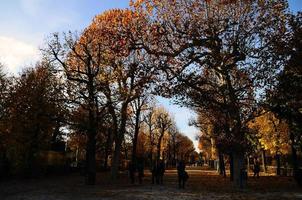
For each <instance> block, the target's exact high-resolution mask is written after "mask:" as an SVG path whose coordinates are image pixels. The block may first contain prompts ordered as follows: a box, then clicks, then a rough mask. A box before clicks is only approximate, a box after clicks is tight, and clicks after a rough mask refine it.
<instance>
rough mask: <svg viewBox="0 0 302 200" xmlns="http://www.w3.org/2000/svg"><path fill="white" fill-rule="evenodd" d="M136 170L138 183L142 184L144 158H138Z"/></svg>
mask: <svg viewBox="0 0 302 200" xmlns="http://www.w3.org/2000/svg"><path fill="white" fill-rule="evenodd" d="M137 172H138V181H139V184H142V183H143V177H144V160H143V159H139V160H138V162H137Z"/></svg>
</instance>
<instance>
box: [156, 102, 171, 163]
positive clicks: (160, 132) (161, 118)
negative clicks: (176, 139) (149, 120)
mask: <svg viewBox="0 0 302 200" xmlns="http://www.w3.org/2000/svg"><path fill="white" fill-rule="evenodd" d="M154 123H155V127H156V131H155V133H156V161H157V163H158V162H159V161H160V159H161V158H162V156H161V155H162V145H163V139H164V136H165V134H166V133H167V134H168V132H167V131H168V130H169V129H170V127H171V125H172V119H171V117H170V115H169V113H168V112H167V111H166V110H165V109H164V108H159V109H157V110H156V118H155V122H154Z"/></svg>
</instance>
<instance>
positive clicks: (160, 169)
mask: <svg viewBox="0 0 302 200" xmlns="http://www.w3.org/2000/svg"><path fill="white" fill-rule="evenodd" d="M164 173H165V164H164V162H163V161H159V162H158V164H157V169H156V183H157V184H161V185H162V184H163V182H164V181H163V179H164Z"/></svg>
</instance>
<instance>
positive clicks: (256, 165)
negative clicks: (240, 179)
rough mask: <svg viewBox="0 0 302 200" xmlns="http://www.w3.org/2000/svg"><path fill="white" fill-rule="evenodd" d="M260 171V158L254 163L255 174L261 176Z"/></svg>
mask: <svg viewBox="0 0 302 200" xmlns="http://www.w3.org/2000/svg"><path fill="white" fill-rule="evenodd" d="M259 172H260V163H259V161H258V160H256V161H255V164H254V176H257V177H258V178H259Z"/></svg>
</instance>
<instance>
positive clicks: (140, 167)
mask: <svg viewBox="0 0 302 200" xmlns="http://www.w3.org/2000/svg"><path fill="white" fill-rule="evenodd" d="M136 172H137V174H138V181H139V184H142V180H143V177H144V164H143V162H142V161H140V160H138V161H137V162H136V163H133V162H130V163H129V177H130V180H131V183H132V184H134V183H135V174H136ZM151 173H152V184H155V183H156V184H158V185H162V184H163V178H164V173H165V163H164V162H163V161H162V160H159V161H157V162H156V163H153V165H152V169H151ZM177 174H178V185H179V188H185V183H186V182H187V180H188V178H189V175H188V173H187V172H186V165H185V163H184V161H179V162H178V165H177Z"/></svg>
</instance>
